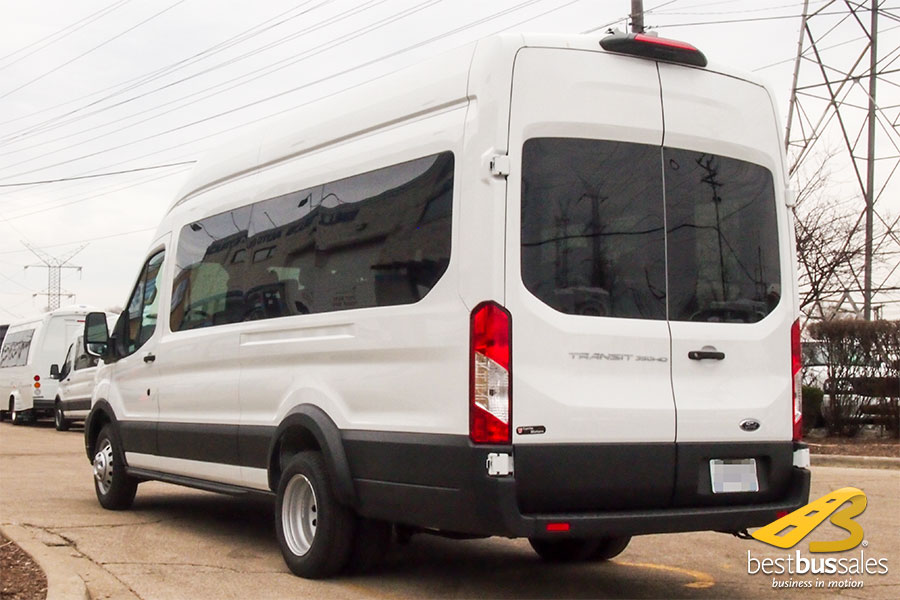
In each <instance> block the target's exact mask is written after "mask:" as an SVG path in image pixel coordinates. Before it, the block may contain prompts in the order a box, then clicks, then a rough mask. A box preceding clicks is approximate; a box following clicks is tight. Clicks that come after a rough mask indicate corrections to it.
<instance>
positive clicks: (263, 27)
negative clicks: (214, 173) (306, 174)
mask: <svg viewBox="0 0 900 600" xmlns="http://www.w3.org/2000/svg"><path fill="white" fill-rule="evenodd" d="M312 1H313V0H307V2H304V3H301V4H300V5H298V6H295V7H294V8H292V9H290V10H288V11H285V12H283V13H280V14H278V15H276V16H275V17H272V18H271V19H267V20H266V21H263V22H262V23H260V24H257V25H255V26H254V27H251V28H249V29H246V30H244V31H243V32H242V33H240V34H238V35H236V36H232V37H231V38H228V39H226V40H225V41H223V42H220V43H218V44H216V45H214V46H211V47H210V48H207V49H206V50H204V51H202V52H199V53H197V54H194V55H193V56H191V57H188V58H186V59H182V60H180V61H177V62H175V63H172V64H170V65H168V66H165V67H161V68H159V69H156V70H154V71H151V72H150V73H145V74H143V75H141V76H138V77H135V78H133V79H130V80H128V81H125V82H122V83H119V84H116V85H113V86H110V87H107V88H104V89H102V90H99V91H97V92H93V93H90V94H86V95H84V96H81V97H79V98H76V99H73V100H69V101H66V102H62V103H60V104H57V105H55V106H52V107H49V108H45V109H42V110H39V111H36V112H34V113H31V114H30V115H26V116H21V117H17V118H15V119H10V120H8V121H3V122H0V125H7V124H9V123H14V122H16V121H20V120H23V119H26V118H30V117H33V116H36V115H38V114H41V113H43V112H47V111H50V110H54V109H56V108H59V107H62V106H65V105H67V104H72V103H75V102H78V101H80V100H83V99H86V98H90V97H92V96H96V95H98V94H102V93H104V92H107V91H110V90H113V89H116V88H122V89H120V90H118V91H116V92H113V93H110V94H108V95H106V96H104V97H102V98H99V99H97V100H94V101H92V102H89V103H88V104H85V105H83V106H80V107H78V108H75V109H72V110H70V111H69V112H66V113H64V114H62V115H57V116H55V117H51V118H49V119H47V120H45V121H43V122H41V123H36V124H32V125H29V126H27V127H24V128H23V129H20V130H18V131H15V132H12V133H10V134H8V135H7V136H6V137H4V138H3V140H2V141H13V140H16V139H18V138H20V137H22V136H24V135H30V134H34V133H38V132H43V131H50V130H52V129H56V128H58V127H61V126H64V125H68V124H69V123H72V122H75V121H77V120H79V119H82V118H84V117H85V116H91V115H95V114H99V113H100V112H103V111H106V110H110V109H112V108H116V107H118V106H121V105H123V104H127V103H129V102H131V101H133V100H137V99H140V98H143V97H145V96H147V95H150V94H152V93H154V92H156V91H158V90H162V89H166V88H167V87H170V86H171V85H172V84H168V85H166V86H162V87H159V88H156V89H155V90H151V91H149V92H146V93H144V94H140V95H138V96H134V97H132V98H130V99H128V100H124V101H122V102H117V103H115V104H112V105H109V106H106V107H104V108H101V109H98V110H95V111H92V112H90V113H87V114H85V115H81V116H79V117H74V118H71V119H69V120H66V121H62V122H60V121H61V119H65V118H66V117H72V116H73V115H76V114H78V113H81V112H83V111H84V110H87V109H89V108H91V107H92V106H96V105H98V104H100V103H102V102H104V101H106V100H111V99H113V98H115V97H116V96H119V95H122V94H125V93H127V92H129V91H131V90H134V89H137V88H140V87H141V86H144V85H146V84H148V83H151V82H153V81H155V80H157V79H161V78H162V77H165V76H166V75H169V74H172V73H175V72H177V71H180V70H182V69H185V68H187V67H189V66H191V65H192V64H195V63H198V62H201V61H202V60H205V59H207V58H210V57H212V56H215V55H216V54H219V53H220V52H224V51H225V50H228V49H229V48H232V47H234V46H236V45H238V44H241V43H243V42H245V41H247V40H249V39H252V38H254V37H256V36H258V35H262V34H263V33H265V32H266V31H269V30H271V29H274V28H275V27H278V26H280V25H283V24H284V23H287V22H289V21H291V20H293V19H296V18H298V17H301V16H303V15H304V14H307V13H309V12H311V11H313V10H315V9H317V8H321V7H322V6H325V5H327V4H330V3H331V2H333V1H334V0H325V1H324V2H320V3H319V4H317V5H315V6H314V7H312V8H310V9H307V10H303V11H301V12H300V13H298V14H296V15H293V16H291V17H287V18H285V19H282V20H281V21H278V22H276V23H274V24H269V23H270V22H271V21H275V20H277V19H279V18H281V17H284V16H285V15H286V14H288V13H290V12H293V11H296V10H298V9H300V8H303V7H304V6H306V5H307V4H309V3H310V2H312ZM254 30H258V31H254ZM251 54H252V53H246V54H244V55H241V56H250V55H251ZM239 58H240V57H239ZM227 64H230V63H229V62H228V61H226V62H224V63H220V65H227ZM210 70H211V69H207V70H205V71H202V72H200V73H196V74H194V75H192V76H191V77H187V78H185V79H184V80H180V81H186V80H189V79H192V78H193V77H198V76H200V75H202V74H205V73H207V72H209V71H210ZM180 81H178V82H175V83H180Z"/></svg>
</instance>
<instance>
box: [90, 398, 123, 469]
mask: <svg viewBox="0 0 900 600" xmlns="http://www.w3.org/2000/svg"><path fill="white" fill-rule="evenodd" d="M105 423H112V425H113V427H115V428H116V429H118V427H119V422H118V419H116V413H115V411H114V410H113V408H112V406H110V405H109V402H107V401H106V400H98V401H97V402H95V403H94V405H93V406H92V407H91V412H89V413H88V416H87V417H86V418H85V419H84V452H85V454H87V458H88V461H91V462H93V460H94V444H96V443H97V437H98V436H99V435H100V430H101V429H103V425H104V424H105Z"/></svg>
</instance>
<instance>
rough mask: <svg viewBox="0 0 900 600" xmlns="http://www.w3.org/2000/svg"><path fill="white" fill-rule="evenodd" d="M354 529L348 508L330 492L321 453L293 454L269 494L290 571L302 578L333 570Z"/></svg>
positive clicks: (345, 556) (343, 558)
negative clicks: (273, 495)
mask: <svg viewBox="0 0 900 600" xmlns="http://www.w3.org/2000/svg"><path fill="white" fill-rule="evenodd" d="M310 490H311V493H310ZM355 528H356V517H355V515H354V514H353V511H352V510H350V509H349V508H347V507H346V506H343V505H341V504H340V503H338V501H337V499H336V498H335V496H334V487H333V485H332V481H331V473H329V471H328V468H327V467H326V466H325V461H324V459H323V458H322V455H321V454H320V453H319V452H301V453H299V454H297V455H296V456H294V457H293V458H292V459H291V460H290V462H289V463H288V466H287V468H286V469H285V470H284V472H283V473H282V474H281V480H280V481H279V483H278V494H277V496H276V499H275V532H276V535H277V537H278V545H279V546H280V547H281V554H282V556H284V562H285V563H287V566H288V568H289V569H290V570H291V572H292V573H293V574H294V575H298V576H300V577H305V578H307V579H324V578H327V577H332V576H334V575H337V574H338V573H339V572H340V571H341V570H342V569H343V568H344V567H345V566H346V565H347V562H348V560H349V559H350V553H351V550H352V548H353V538H354V533H355Z"/></svg>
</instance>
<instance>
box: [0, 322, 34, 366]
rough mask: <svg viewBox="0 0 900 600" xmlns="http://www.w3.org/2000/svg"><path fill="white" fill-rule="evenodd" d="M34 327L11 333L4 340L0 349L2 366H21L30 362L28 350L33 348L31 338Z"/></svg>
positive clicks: (0, 363)
mask: <svg viewBox="0 0 900 600" xmlns="http://www.w3.org/2000/svg"><path fill="white" fill-rule="evenodd" d="M32 337H34V329H25V330H23V331H16V332H15V333H10V334H9V335H7V336H6V338H5V339H4V340H3V348H2V350H0V368H3V367H21V366H23V365H26V364H28V351H29V350H30V349H31V338H32Z"/></svg>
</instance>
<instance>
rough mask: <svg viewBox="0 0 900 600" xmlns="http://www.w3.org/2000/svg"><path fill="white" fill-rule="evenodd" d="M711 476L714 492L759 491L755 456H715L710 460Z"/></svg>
mask: <svg viewBox="0 0 900 600" xmlns="http://www.w3.org/2000/svg"><path fill="white" fill-rule="evenodd" d="M709 478H710V480H711V481H712V491H713V494H730V493H734V492H758V491H759V479H758V478H757V476H756V459H755V458H738V459H734V458H732V459H718V458H714V459H712V460H710V461H709Z"/></svg>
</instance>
